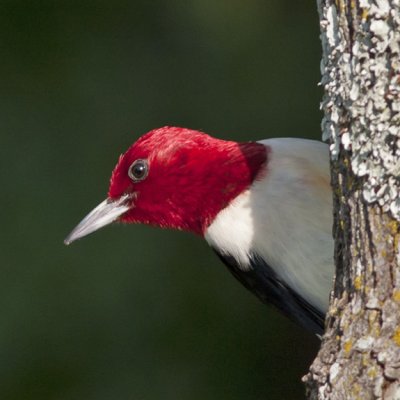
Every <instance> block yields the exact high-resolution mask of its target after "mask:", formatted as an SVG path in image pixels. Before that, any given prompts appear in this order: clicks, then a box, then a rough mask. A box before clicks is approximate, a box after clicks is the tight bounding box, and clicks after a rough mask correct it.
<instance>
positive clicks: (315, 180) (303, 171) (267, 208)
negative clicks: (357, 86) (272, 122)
mask: <svg viewBox="0 0 400 400" xmlns="http://www.w3.org/2000/svg"><path fill="white" fill-rule="evenodd" d="M261 143H263V144H264V145H266V146H268V147H269V148H270V150H271V151H270V154H269V159H268V165H267V169H266V173H265V176H261V178H260V179H259V180H257V181H255V182H254V183H253V185H252V186H251V187H250V189H249V190H247V191H246V192H244V193H242V194H240V195H239V196H237V197H236V199H234V200H233V201H232V202H231V204H230V205H229V206H228V207H226V208H225V209H223V210H222V211H221V212H220V213H219V214H218V215H217V217H216V218H215V219H214V221H213V223H212V224H211V225H210V226H209V227H208V229H207V231H206V234H205V238H206V240H207V242H208V243H209V244H210V245H211V246H212V247H213V248H215V249H218V252H219V253H222V254H229V255H230V256H232V257H234V258H235V259H236V261H237V262H238V264H239V265H240V268H241V269H243V270H244V271H245V270H247V269H249V268H251V265H250V263H249V259H250V256H251V254H253V253H256V254H258V255H259V256H260V257H262V258H263V260H264V261H265V262H266V263H267V264H268V265H269V266H270V267H271V268H272V269H273V270H274V272H275V273H276V274H277V276H278V277H279V278H280V279H281V280H282V281H283V282H285V283H286V284H287V285H288V286H289V287H290V288H291V289H293V290H294V291H295V292H296V293H297V294H298V295H299V296H301V297H302V298H303V299H305V300H306V301H307V302H308V303H310V304H311V305H312V306H313V307H315V308H317V309H318V310H319V311H321V312H323V313H325V312H326V310H327V308H328V303H329V293H330V290H331V287H332V277H333V272H334V264H333V239H332V195H331V190H330V174H329V155H328V153H329V151H328V146H327V145H326V144H323V143H321V142H317V141H312V140H305V139H268V140H264V141H262V142H261Z"/></svg>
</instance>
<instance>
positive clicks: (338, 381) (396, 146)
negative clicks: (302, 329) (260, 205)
mask: <svg viewBox="0 0 400 400" xmlns="http://www.w3.org/2000/svg"><path fill="white" fill-rule="evenodd" d="M317 3H318V9H319V10H318V11H319V16H320V24H321V40H322V47H323V59H322V75H323V76H322V85H323V87H324V91H325V94H324V99H323V102H322V107H323V110H324V118H323V122H322V126H323V133H324V138H325V139H329V140H330V143H331V147H330V149H331V167H332V186H333V197H334V217H335V222H334V227H333V235H334V238H335V261H336V278H335V285H334V290H333V293H332V297H331V305H330V309H329V312H328V315H327V320H326V332H325V335H324V337H323V340H322V347H321V350H320V351H319V354H318V356H317V358H316V359H315V360H314V362H313V364H312V366H311V368H310V372H309V373H308V375H307V376H305V377H304V381H305V383H306V389H307V394H308V398H309V399H313V400H314V399H335V400H345V399H362V400H369V399H385V400H388V399H400V268H399V264H400V247H399V246H400V245H399V243H400V229H399V228H400V223H399V221H400V0H374V1H372V0H337V1H333V0H317Z"/></svg>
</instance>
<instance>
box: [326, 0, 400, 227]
mask: <svg viewBox="0 0 400 400" xmlns="http://www.w3.org/2000/svg"><path fill="white" fill-rule="evenodd" d="M336 4H337V3H336ZM358 7H359V9H358V12H359V13H360V14H362V15H363V17H362V18H360V20H361V21H362V22H361V25H360V26H358V30H359V32H358V34H357V35H353V36H352V33H351V32H349V31H348V29H347V26H348V25H347V21H344V22H343V23H341V19H345V18H346V16H345V14H344V13H343V12H342V11H339V10H338V9H337V8H336V5H335V2H332V3H331V4H328V5H326V6H325V7H324V8H323V9H322V10H320V12H321V11H322V12H323V17H324V18H323V19H322V21H321V32H322V35H321V39H322V45H323V48H324V58H323V60H322V64H321V69H322V71H323V76H322V81H321V84H322V85H323V87H324V89H325V97H324V100H323V102H322V104H321V107H322V108H323V110H324V112H325V117H324V119H323V121H322V127H323V139H324V140H326V139H328V138H329V139H330V141H331V147H330V150H331V156H332V158H333V159H337V158H338V157H339V154H340V151H341V149H344V150H345V151H349V152H350V154H351V167H352V171H353V172H354V174H355V175H357V176H359V177H364V179H365V181H364V186H363V195H364V199H365V200H366V201H367V202H369V203H375V202H376V203H378V204H379V205H380V206H381V207H382V208H383V210H384V211H387V212H390V213H391V214H392V215H393V217H394V218H396V219H397V220H400V200H399V198H398V197H399V193H400V0H360V1H359V4H358Z"/></svg>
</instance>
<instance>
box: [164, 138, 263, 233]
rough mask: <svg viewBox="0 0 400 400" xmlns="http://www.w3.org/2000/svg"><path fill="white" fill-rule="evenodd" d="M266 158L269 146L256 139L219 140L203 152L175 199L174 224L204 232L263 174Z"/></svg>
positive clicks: (185, 228) (195, 231) (193, 230)
mask: <svg viewBox="0 0 400 400" xmlns="http://www.w3.org/2000/svg"><path fill="white" fill-rule="evenodd" d="M221 142H222V141H221ZM200 157H201V155H200ZM267 157H268V148H267V147H266V146H265V145H263V144H261V143H257V142H247V143H236V142H222V143H221V144H220V145H219V146H218V148H216V149H214V151H212V152H211V154H210V152H208V153H207V155H204V159H203V160H202V162H201V163H198V164H197V170H196V171H195V173H194V174H193V176H192V177H191V182H190V183H188V184H187V185H186V190H185V196H184V198H183V199H181V200H178V199H177V200H176V202H174V203H175V204H176V205H177V206H178V207H179V210H178V212H176V213H175V214H174V216H172V218H171V222H172V223H173V225H174V227H177V228H178V229H184V230H189V231H191V232H194V233H196V234H199V235H204V233H205V231H206V229H207V227H208V226H209V225H210V224H211V223H212V221H213V220H214V219H215V217H216V216H217V214H218V213H219V212H220V211H222V210H223V209H225V208H226V207H227V206H228V205H229V204H230V203H231V202H232V201H233V200H234V199H235V198H236V197H237V196H238V195H239V194H241V193H243V192H245V191H246V190H248V189H249V188H250V186H251V185H252V183H253V182H254V181H255V180H257V179H261V178H262V177H263V176H264V174H265V171H266V164H267Z"/></svg>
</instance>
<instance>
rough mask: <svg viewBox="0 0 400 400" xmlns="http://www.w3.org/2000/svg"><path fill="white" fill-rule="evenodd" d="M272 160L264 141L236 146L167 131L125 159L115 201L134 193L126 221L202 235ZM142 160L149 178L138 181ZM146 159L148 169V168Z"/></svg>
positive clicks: (116, 178)
mask: <svg viewBox="0 0 400 400" xmlns="http://www.w3.org/2000/svg"><path fill="white" fill-rule="evenodd" d="M266 158H267V150H266V147H265V146H264V145H262V144H260V143H256V142H248V143H236V142H232V141H224V140H220V139H215V138H213V137H211V136H209V135H206V134H204V133H202V132H199V131H194V130H189V129H185V128H177V127H163V128H160V129H155V130H153V131H150V132H149V133H147V134H145V135H144V136H142V137H141V138H139V139H138V140H137V141H136V142H135V143H134V144H133V145H132V146H131V147H130V148H129V149H128V150H127V152H126V153H125V154H123V155H122V156H121V157H120V159H119V161H118V163H117V165H116V167H115V169H114V171H113V173H112V176H111V182H110V188H109V197H110V198H111V199H117V198H119V197H121V196H122V195H124V194H130V195H131V202H132V204H131V207H130V209H129V210H128V211H127V212H126V213H125V214H123V215H122V216H121V217H120V220H121V221H123V222H139V223H149V224H154V225H158V226H161V227H171V228H177V229H185V230H190V231H192V232H195V233H198V234H202V233H203V232H204V230H205V229H206V228H207V226H208V225H209V224H210V223H211V222H212V220H213V219H214V217H215V216H216V215H217V214H218V212H219V211H221V210H222V209H223V208H225V207H226V206H227V205H228V204H229V203H230V202H231V201H232V200H233V199H234V198H235V197H236V196H237V195H238V194H240V193H242V192H243V191H244V190H246V189H247V188H248V187H249V186H250V185H251V183H252V182H253V181H254V179H256V177H257V175H259V174H260V172H261V171H262V170H263V169H264V168H263V167H264V166H265V164H266ZM137 160H140V163H141V165H140V166H139V170H138V171H137V172H139V173H143V174H144V175H143V177H144V178H143V179H141V180H140V179H139V180H136V181H135V180H133V179H132V178H134V177H133V176H132V173H130V169H131V168H132V165H133V164H134V163H135V161H137ZM142 161H143V162H144V163H145V164H144V167H146V168H148V170H146V171H144V170H143V168H144V167H143V165H142V164H143V163H142ZM136 168H137V163H136ZM140 168H142V169H140ZM130 175H131V176H130Z"/></svg>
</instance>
